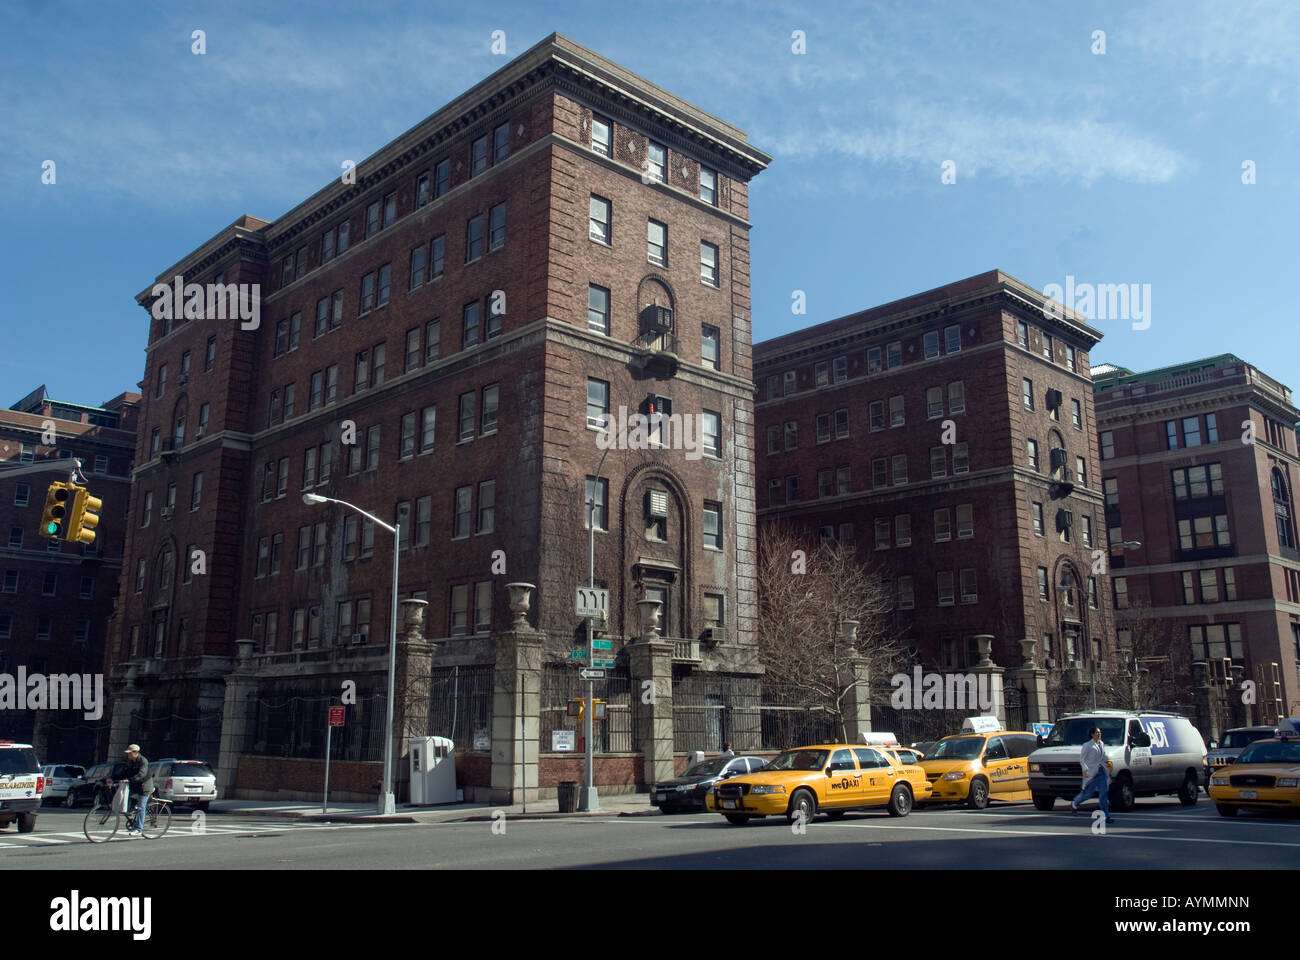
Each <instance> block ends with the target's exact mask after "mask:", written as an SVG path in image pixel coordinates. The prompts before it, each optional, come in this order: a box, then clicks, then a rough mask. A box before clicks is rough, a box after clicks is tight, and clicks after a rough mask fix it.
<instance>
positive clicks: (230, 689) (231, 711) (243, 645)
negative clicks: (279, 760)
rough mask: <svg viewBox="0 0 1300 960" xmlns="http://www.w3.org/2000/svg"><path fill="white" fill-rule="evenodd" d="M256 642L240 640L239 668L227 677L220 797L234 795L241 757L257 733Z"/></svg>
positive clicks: (218, 779) (219, 769) (218, 774)
mask: <svg viewBox="0 0 1300 960" xmlns="http://www.w3.org/2000/svg"><path fill="white" fill-rule="evenodd" d="M253 646H254V641H253V640H251V639H246V640H236V641H235V647H236V650H237V653H236V657H235V671H234V673H231V674H229V675H227V676H226V697H225V703H224V704H223V707H222V715H221V754H220V756H219V757H218V758H217V771H216V773H217V796H219V797H227V798H228V797H231V796H233V795H234V792H235V789H236V788H237V787H238V785H239V784H238V767H239V756H240V754H242V753H244V752H246V751H247V749H248V745H249V744H250V743H251V742H252V741H253V739H254V738H255V737H256V735H257V730H256V728H255V725H256V723H257V703H256V701H257V689H258V680H257V675H256V667H255V666H254V663H253Z"/></svg>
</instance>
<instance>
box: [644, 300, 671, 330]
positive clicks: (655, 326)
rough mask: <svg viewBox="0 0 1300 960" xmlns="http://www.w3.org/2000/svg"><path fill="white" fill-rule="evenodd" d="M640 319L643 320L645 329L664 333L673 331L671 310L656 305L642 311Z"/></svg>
mask: <svg viewBox="0 0 1300 960" xmlns="http://www.w3.org/2000/svg"><path fill="white" fill-rule="evenodd" d="M641 315H642V317H644V318H645V323H646V327H647V329H650V330H659V331H662V332H665V333H670V332H672V329H673V308H672V307H661V306H659V305H658V304H655V305H653V306H649V307H646V308H645V310H644V311H642V314H641Z"/></svg>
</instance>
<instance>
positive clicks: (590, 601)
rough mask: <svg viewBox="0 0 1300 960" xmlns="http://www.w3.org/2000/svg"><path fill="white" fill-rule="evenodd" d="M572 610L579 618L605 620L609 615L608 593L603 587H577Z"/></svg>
mask: <svg viewBox="0 0 1300 960" xmlns="http://www.w3.org/2000/svg"><path fill="white" fill-rule="evenodd" d="M574 610H575V611H576V613H577V614H578V616H580V617H595V618H596V619H597V620H603V619H605V617H606V616H608V614H609V591H608V590H606V589H605V588H604V587H578V594H577V599H576V600H575V601H574Z"/></svg>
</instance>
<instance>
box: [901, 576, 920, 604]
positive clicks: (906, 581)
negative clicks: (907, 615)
mask: <svg viewBox="0 0 1300 960" xmlns="http://www.w3.org/2000/svg"><path fill="white" fill-rule="evenodd" d="M897 587H898V609H899V610H912V609H914V608H915V607H916V595H915V594H914V593H913V590H912V578H911V577H899V578H898V581H897Z"/></svg>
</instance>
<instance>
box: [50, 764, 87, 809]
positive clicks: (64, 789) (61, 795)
mask: <svg viewBox="0 0 1300 960" xmlns="http://www.w3.org/2000/svg"><path fill="white" fill-rule="evenodd" d="M41 772H42V773H44V774H45V800H46V801H47V802H49V803H50V804H51V805H53V802H54V801H55V800H58V801H60V802H62V801H63V800H66V799H67V797H68V788H69V787H71V786H72V785H73V784H74V783H76V782H77V781H78V780H80V779H81V778H82V777H84V776H85V775H86V768H85V767H79V766H77V765H76V764H73V763H47V764H46V765H45V767H44V768H43V769H42V770H41Z"/></svg>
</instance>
